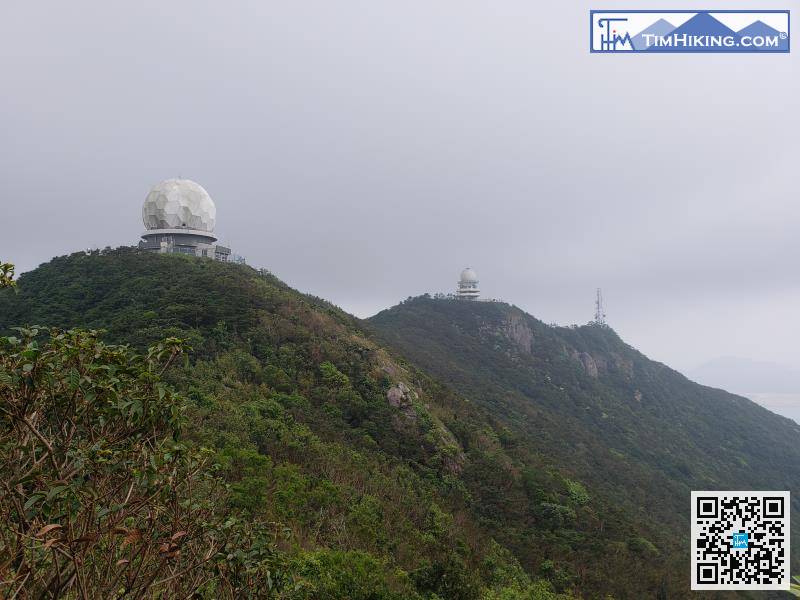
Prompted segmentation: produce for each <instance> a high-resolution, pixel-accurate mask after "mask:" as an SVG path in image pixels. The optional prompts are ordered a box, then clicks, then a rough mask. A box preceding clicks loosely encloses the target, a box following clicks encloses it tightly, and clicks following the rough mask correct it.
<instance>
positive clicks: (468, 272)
mask: <svg viewBox="0 0 800 600" xmlns="http://www.w3.org/2000/svg"><path fill="white" fill-rule="evenodd" d="M461 283H478V274H477V273H476V272H475V271H473V270H472V268H471V267H467V268H466V269H464V270H463V271H461Z"/></svg>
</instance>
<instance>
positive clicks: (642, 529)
mask: <svg viewBox="0 0 800 600" xmlns="http://www.w3.org/2000/svg"><path fill="white" fill-rule="evenodd" d="M369 322H370V325H371V326H372V327H373V328H374V329H375V330H376V331H377V332H378V333H379V336H380V337H381V338H382V339H383V340H384V342H385V343H387V344H389V345H390V346H392V347H394V348H396V349H397V351H398V352H401V353H403V354H404V355H405V356H407V357H408V358H409V359H411V360H413V361H414V362H415V363H416V364H417V365H419V366H421V367H422V368H424V369H425V370H426V371H427V372H428V373H430V374H431V375H433V376H435V377H437V378H438V379H439V380H440V381H443V382H446V383H448V384H449V385H451V386H452V387H453V388H454V389H456V390H457V391H459V392H460V393H461V394H463V396H464V397H466V398H469V399H472V400H473V401H474V402H475V403H476V404H479V405H480V406H482V407H484V408H486V409H487V410H489V411H490V412H491V414H492V415H494V416H496V417H497V418H498V419H499V420H500V421H501V422H502V424H503V425H504V426H505V427H507V428H508V430H509V436H511V437H513V438H514V439H515V440H518V441H517V443H518V444H519V445H524V446H527V447H528V448H529V449H530V451H532V452H541V453H546V454H548V455H549V456H551V457H553V458H554V459H555V460H556V461H557V463H558V464H559V465H560V466H562V467H563V468H564V469H565V470H567V472H568V474H569V475H568V476H569V477H572V478H575V479H576V480H579V481H581V482H582V483H583V485H584V486H585V487H586V488H588V490H590V492H592V493H591V494H590V497H591V496H594V497H595V498H594V500H590V503H591V504H594V505H595V506H597V503H598V502H604V503H607V505H608V506H607V507H608V509H609V510H608V511H607V512H606V515H607V516H611V515H613V513H614V511H613V510H611V507H612V506H613V507H615V508H616V509H617V513H616V516H611V518H612V519H622V520H624V521H625V522H628V523H631V524H633V525H634V526H635V528H636V529H637V531H638V533H637V534H633V535H632V536H631V537H629V538H628V539H624V540H621V541H622V542H624V545H625V546H626V548H627V550H628V551H629V552H632V553H634V554H637V553H638V554H640V555H642V556H643V558H642V561H637V562H636V563H634V564H635V565H636V566H635V568H636V569H637V570H638V569H646V568H647V567H646V566H644V565H643V564H642V562H644V563H647V562H648V561H654V560H659V559H657V558H655V557H657V556H660V557H661V558H660V560H663V562H664V564H665V568H666V573H667V574H668V577H667V581H666V585H667V589H670V590H673V591H672V594H681V593H682V591H685V590H686V589H688V582H687V579H688V571H689V569H688V560H689V549H688V533H689V523H688V519H689V493H690V491H691V490H693V489H694V490H698V489H757V490H761V489H780V490H784V489H797V487H798V485H800V445H799V444H798V442H799V441H800V426H798V425H797V424H796V423H794V422H793V421H791V420H789V419H785V418H783V417H780V416H777V415H774V414H772V413H770V412H769V411H767V410H766V409H764V408H762V407H760V406H758V405H756V404H754V403H753V402H751V401H749V400H747V399H745V398H741V397H738V396H734V395H732V394H728V393H726V392H724V391H722V390H716V389H711V388H707V387H704V386H700V385H697V384H695V383H692V382H691V381H689V380H687V379H686V378H685V377H683V376H682V375H680V374H679V373H677V372H675V371H673V370H671V369H669V368H667V367H666V366H664V365H662V364H659V363H656V362H653V361H651V360H648V359H647V358H646V357H645V356H643V355H642V354H641V353H639V352H637V351H636V350H634V349H633V348H631V347H630V346H628V345H626V344H625V343H624V342H622V340H620V338H619V337H618V336H617V335H616V333H614V331H613V330H611V329H610V328H608V327H606V326H604V325H600V324H589V325H586V326H582V327H553V326H548V325H545V324H544V323H541V322H540V321H538V320H536V319H535V318H533V317H531V316H530V315H527V314H526V313H524V312H523V311H521V310H520V309H518V308H516V307H513V306H509V305H507V304H504V303H489V302H459V301H450V300H434V299H431V298H427V297H419V298H413V299H409V300H407V301H406V302H404V303H402V304H400V305H398V306H396V307H394V308H392V309H389V310H386V311H383V312H381V313H379V314H378V315H376V316H375V317H373V318H372V319H370V321H369ZM577 494H578V495H580V496H582V493H581V491H580V490H578V491H577ZM550 512H551V513H552V514H557V515H559V518H563V515H564V513H563V511H561V512H555V511H550ZM610 525H612V526H614V525H613V523H610ZM794 531H795V533H796V532H797V531H798V529H797V527H795V528H794ZM793 537H796V536H793ZM612 547H614V546H612ZM795 547H797V546H796V545H795ZM648 556H649V557H651V558H649V559H648V558H644V557H648ZM640 576H641V575H640ZM674 582H680V583H679V585H675V584H674ZM683 593H685V592H683ZM670 597H671V596H670Z"/></svg>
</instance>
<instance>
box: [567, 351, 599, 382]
mask: <svg viewBox="0 0 800 600" xmlns="http://www.w3.org/2000/svg"><path fill="white" fill-rule="evenodd" d="M572 358H574V359H575V360H577V361H578V362H579V363H581V366H582V367H583V370H584V372H585V373H586V374H587V375H588V376H589V377H597V376H598V375H599V374H600V371H599V369H598V368H597V362H596V361H595V359H594V358H593V357H592V355H591V354H589V353H588V352H578V351H577V350H573V351H572Z"/></svg>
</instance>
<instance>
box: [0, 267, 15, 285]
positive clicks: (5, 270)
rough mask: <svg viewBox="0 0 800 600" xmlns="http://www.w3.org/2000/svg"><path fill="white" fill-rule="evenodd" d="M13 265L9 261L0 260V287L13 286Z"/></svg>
mask: <svg viewBox="0 0 800 600" xmlns="http://www.w3.org/2000/svg"><path fill="white" fill-rule="evenodd" d="M15 285H16V282H15V281H14V265H12V264H11V263H4V262H0V289H2V288H7V287H14V286H15Z"/></svg>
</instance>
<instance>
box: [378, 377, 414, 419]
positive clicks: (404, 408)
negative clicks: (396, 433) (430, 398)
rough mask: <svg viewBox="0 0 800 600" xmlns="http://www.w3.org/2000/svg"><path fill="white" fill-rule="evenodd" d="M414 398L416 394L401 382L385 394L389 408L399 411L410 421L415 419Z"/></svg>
mask: <svg viewBox="0 0 800 600" xmlns="http://www.w3.org/2000/svg"><path fill="white" fill-rule="evenodd" d="M416 398H417V393H416V392H415V391H414V390H412V389H411V388H409V387H408V386H407V385H406V384H405V383H403V382H402V381H401V382H399V383H398V384H397V385H394V386H392V387H390V388H389V389H388V390H387V392H386V400H387V401H388V402H389V406H393V407H394V408H397V409H399V410H400V412H401V413H402V414H403V415H405V416H406V417H407V418H408V419H409V420H412V421H416V419H417V412H416V411H415V410H414V400H416Z"/></svg>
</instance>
